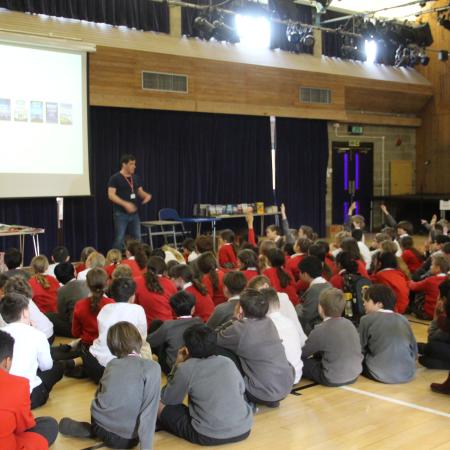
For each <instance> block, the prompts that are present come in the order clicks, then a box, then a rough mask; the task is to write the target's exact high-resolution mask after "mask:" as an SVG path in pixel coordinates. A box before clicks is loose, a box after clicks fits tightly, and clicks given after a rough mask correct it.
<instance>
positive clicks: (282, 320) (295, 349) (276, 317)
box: [259, 288, 306, 383]
mask: <svg viewBox="0 0 450 450" xmlns="http://www.w3.org/2000/svg"><path fill="white" fill-rule="evenodd" d="M259 292H261V294H262V295H264V297H265V298H266V299H267V301H268V302H269V312H268V313H267V317H269V319H271V320H272V322H273V324H274V325H275V328H276V329H277V331H278V335H279V336H280V339H281V341H282V344H283V347H284V351H285V353H286V358H287V360H288V361H289V363H290V364H291V366H292V367H293V368H294V370H295V378H294V383H298V382H299V381H300V378H301V377H302V368H303V362H302V347H303V346H304V345H305V342H306V334H305V333H304V332H303V329H302V327H301V326H300V328H296V327H295V325H294V324H293V323H292V321H291V320H290V319H289V318H287V317H286V316H284V315H283V314H281V312H280V300H279V298H278V295H277V291H276V290H275V289H273V288H267V289H261V290H260V291H259Z"/></svg>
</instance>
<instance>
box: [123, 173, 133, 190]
mask: <svg viewBox="0 0 450 450" xmlns="http://www.w3.org/2000/svg"><path fill="white" fill-rule="evenodd" d="M122 176H123V177H124V178H125V181H126V182H127V183H128V185H129V186H130V189H131V192H133V193H134V182H133V175H131V177H130V178H131V181H130V180H129V179H128V178H127V177H126V176H125V175H122Z"/></svg>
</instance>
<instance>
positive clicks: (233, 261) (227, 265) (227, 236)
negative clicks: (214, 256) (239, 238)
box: [218, 230, 239, 269]
mask: <svg viewBox="0 0 450 450" xmlns="http://www.w3.org/2000/svg"><path fill="white" fill-rule="evenodd" d="M234 238H235V236H234V233H233V231H232V230H223V231H222V232H221V233H220V236H219V246H220V248H219V255H218V256H219V258H218V259H219V265H220V267H223V268H224V269H237V268H238V267H239V262H238V259H237V248H236V244H235V243H234Z"/></svg>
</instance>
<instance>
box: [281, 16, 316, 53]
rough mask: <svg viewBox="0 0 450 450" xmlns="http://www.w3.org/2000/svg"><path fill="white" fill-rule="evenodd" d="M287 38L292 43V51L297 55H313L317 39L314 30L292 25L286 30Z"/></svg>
mask: <svg viewBox="0 0 450 450" xmlns="http://www.w3.org/2000/svg"><path fill="white" fill-rule="evenodd" d="M286 38H287V40H288V41H289V42H290V44H291V46H290V50H291V51H293V52H295V53H311V49H312V48H313V47H314V44H315V39H314V32H313V30H312V28H305V27H302V26H300V25H298V24H296V23H291V24H289V25H288V26H287V28H286Z"/></svg>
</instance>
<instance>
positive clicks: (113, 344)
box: [107, 322, 142, 358]
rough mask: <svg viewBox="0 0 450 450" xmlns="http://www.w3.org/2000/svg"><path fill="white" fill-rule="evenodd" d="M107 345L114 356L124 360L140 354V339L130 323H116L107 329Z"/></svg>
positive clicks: (136, 330)
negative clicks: (129, 356)
mask: <svg viewBox="0 0 450 450" xmlns="http://www.w3.org/2000/svg"><path fill="white" fill-rule="evenodd" d="M107 344H108V348H109V351H110V352H111V353H112V354H113V355H114V356H116V357H117V358H124V357H126V356H128V355H133V354H139V353H140V352H141V347H142V337H141V335H140V333H139V331H138V329H137V328H136V327H135V326H134V325H133V324H132V323H130V322H118V323H116V324H114V325H113V326H112V327H110V328H109V330H108V337H107Z"/></svg>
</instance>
